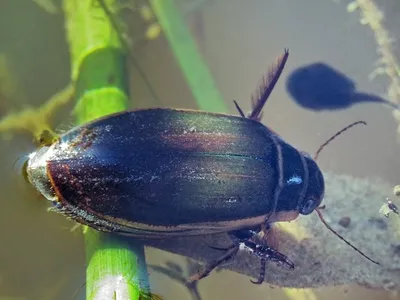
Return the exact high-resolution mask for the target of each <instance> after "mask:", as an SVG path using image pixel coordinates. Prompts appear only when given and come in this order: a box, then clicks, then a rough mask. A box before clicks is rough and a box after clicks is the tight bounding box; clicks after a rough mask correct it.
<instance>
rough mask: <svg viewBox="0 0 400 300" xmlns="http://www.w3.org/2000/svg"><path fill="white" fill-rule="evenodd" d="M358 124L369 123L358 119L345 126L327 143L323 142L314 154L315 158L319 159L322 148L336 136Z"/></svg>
mask: <svg viewBox="0 0 400 300" xmlns="http://www.w3.org/2000/svg"><path fill="white" fill-rule="evenodd" d="M358 124H364V125H367V122H365V121H356V122H354V123H351V124H350V125H348V126H346V127H345V128H343V129H342V130H340V131H338V132H336V133H335V134H334V135H333V136H332V137H331V138H330V139H328V140H327V141H326V142H325V143H323V144H322V145H321V146H320V147H319V149H318V150H317V152H316V153H315V156H314V160H317V158H318V156H319V154H320V153H321V151H322V149H324V148H325V146H327V145H328V144H329V143H330V142H332V141H333V140H334V139H335V138H337V137H338V136H339V135H341V134H342V133H343V132H345V131H346V130H347V129H350V128H351V127H353V126H355V125H358Z"/></svg>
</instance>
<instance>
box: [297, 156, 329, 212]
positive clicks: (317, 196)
mask: <svg viewBox="0 0 400 300" xmlns="http://www.w3.org/2000/svg"><path fill="white" fill-rule="evenodd" d="M302 154H303V155H304V157H305V160H306V164H307V166H306V167H307V172H308V185H307V189H306V192H305V195H304V197H303V198H302V199H301V200H300V203H299V207H298V208H299V212H300V214H302V215H309V214H311V213H312V212H313V211H314V210H315V209H316V208H317V207H318V206H320V204H321V202H322V199H323V198H324V194H325V183H324V176H323V175H322V172H321V170H320V169H319V167H318V165H317V164H316V163H315V161H314V160H313V159H312V158H311V156H310V155H308V154H307V153H302Z"/></svg>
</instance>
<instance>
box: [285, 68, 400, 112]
mask: <svg viewBox="0 0 400 300" xmlns="http://www.w3.org/2000/svg"><path fill="white" fill-rule="evenodd" d="M286 90H287V91H288V92H289V94H290V95H291V96H292V98H293V99H294V101H295V102H296V103H297V104H298V105H300V106H301V107H303V108H305V109H309V110H314V111H323V110H330V111H332V110H341V109H346V108H349V107H351V106H352V105H355V104H359V103H368V102H373V103H381V104H385V105H388V106H389V107H391V108H393V109H399V108H400V106H399V105H396V104H394V103H392V102H390V101H388V100H386V99H384V98H382V97H379V96H377V95H374V94H370V93H364V92H359V91H357V89H356V84H355V82H354V81H353V80H351V79H350V78H349V77H347V76H346V75H345V74H343V73H341V72H340V71H338V70H335V69H334V68H332V67H330V66H328V65H327V64H324V63H322V62H317V63H313V64H310V65H306V66H304V67H300V68H298V69H296V70H295V71H293V72H292V73H291V74H290V75H289V77H288V78H287V80H286Z"/></svg>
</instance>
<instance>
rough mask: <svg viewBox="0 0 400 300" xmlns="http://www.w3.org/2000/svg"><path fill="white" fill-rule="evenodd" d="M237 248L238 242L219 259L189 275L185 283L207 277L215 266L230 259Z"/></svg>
mask: <svg viewBox="0 0 400 300" xmlns="http://www.w3.org/2000/svg"><path fill="white" fill-rule="evenodd" d="M238 250H239V245H238V244H236V245H233V246H231V247H230V248H228V250H227V251H226V252H225V253H224V255H222V256H221V257H220V258H219V259H217V260H215V261H213V262H211V263H209V264H207V265H206V266H205V267H204V268H203V269H202V270H200V271H199V272H197V273H196V274H193V275H191V276H190V277H189V278H188V280H187V284H190V283H193V282H194V281H197V280H200V279H202V278H204V277H207V276H208V275H209V274H210V273H211V272H212V271H213V270H214V269H215V268H216V267H218V266H219V265H221V264H223V263H224V262H226V261H229V260H230V259H232V257H234V256H235V254H236V253H237V252H238Z"/></svg>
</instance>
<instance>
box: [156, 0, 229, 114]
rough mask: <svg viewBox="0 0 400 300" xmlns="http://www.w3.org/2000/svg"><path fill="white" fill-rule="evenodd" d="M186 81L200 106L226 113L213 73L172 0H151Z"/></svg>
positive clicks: (207, 109)
mask: <svg viewBox="0 0 400 300" xmlns="http://www.w3.org/2000/svg"><path fill="white" fill-rule="evenodd" d="M150 3H151V6H152V9H153V11H154V13H155V15H156V16H157V19H158V22H159V23H160V25H161V27H162V29H163V31H164V34H165V36H166V38H167V39H168V42H169V45H170V47H171V49H172V51H173V53H174V55H175V59H176V61H177V62H178V64H179V66H180V68H181V70H182V73H183V75H184V77H185V79H186V82H187V83H188V85H189V86H190V88H191V89H192V93H193V96H194V98H195V100H196V102H197V105H198V107H199V109H201V110H205V111H213V112H221V113H222V112H226V111H227V107H226V105H225V103H224V101H223V98H222V96H221V94H220V92H219V91H218V89H217V88H216V86H215V82H214V80H213V76H212V75H211V72H210V70H209V69H208V67H207V64H206V63H205V62H204V61H203V58H202V57H201V55H200V53H199V51H198V49H197V45H196V42H195V41H194V39H193V37H192V35H191V34H190V32H189V29H188V28H187V26H186V24H185V22H184V21H183V19H182V16H181V14H180V13H179V11H178V9H177V8H176V7H175V4H174V1H173V0H150Z"/></svg>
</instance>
